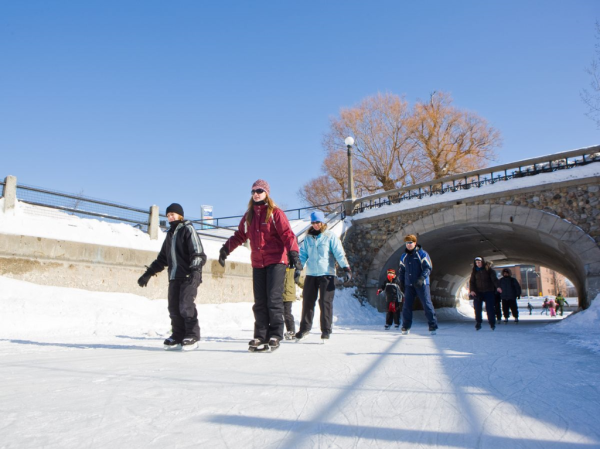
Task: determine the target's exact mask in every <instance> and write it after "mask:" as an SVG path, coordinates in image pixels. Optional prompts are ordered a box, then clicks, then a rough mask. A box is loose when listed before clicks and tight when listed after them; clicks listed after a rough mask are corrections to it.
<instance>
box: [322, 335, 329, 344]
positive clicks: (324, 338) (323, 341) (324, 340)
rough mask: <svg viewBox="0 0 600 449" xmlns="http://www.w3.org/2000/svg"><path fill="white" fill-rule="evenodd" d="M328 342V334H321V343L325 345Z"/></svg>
mask: <svg viewBox="0 0 600 449" xmlns="http://www.w3.org/2000/svg"><path fill="white" fill-rule="evenodd" d="M327 341H329V334H328V333H327V332H323V333H322V334H321V343H323V344H325V343H326V342H327Z"/></svg>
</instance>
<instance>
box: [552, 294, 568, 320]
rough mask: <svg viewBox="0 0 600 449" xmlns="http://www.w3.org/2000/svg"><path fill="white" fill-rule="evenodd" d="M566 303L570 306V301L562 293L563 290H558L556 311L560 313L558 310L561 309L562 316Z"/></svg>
mask: <svg viewBox="0 0 600 449" xmlns="http://www.w3.org/2000/svg"><path fill="white" fill-rule="evenodd" d="M565 304H566V305H567V307H569V303H568V302H567V300H566V299H565V297H564V296H563V295H562V293H561V292H558V295H556V309H555V310H556V313H558V311H559V310H560V316H563V313H564V307H565Z"/></svg>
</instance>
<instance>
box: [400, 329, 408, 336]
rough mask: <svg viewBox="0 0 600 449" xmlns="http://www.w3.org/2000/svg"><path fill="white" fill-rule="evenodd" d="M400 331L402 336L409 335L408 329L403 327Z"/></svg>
mask: <svg viewBox="0 0 600 449" xmlns="http://www.w3.org/2000/svg"><path fill="white" fill-rule="evenodd" d="M400 331H401V332H402V335H408V334H410V329H408V328H406V327H403V328H402V329H400Z"/></svg>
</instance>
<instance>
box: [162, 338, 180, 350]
mask: <svg viewBox="0 0 600 449" xmlns="http://www.w3.org/2000/svg"><path fill="white" fill-rule="evenodd" d="M163 347H164V348H165V351H173V350H178V349H181V342H180V341H177V340H175V339H174V338H173V336H170V337H169V338H167V339H166V340H165V341H164V342H163Z"/></svg>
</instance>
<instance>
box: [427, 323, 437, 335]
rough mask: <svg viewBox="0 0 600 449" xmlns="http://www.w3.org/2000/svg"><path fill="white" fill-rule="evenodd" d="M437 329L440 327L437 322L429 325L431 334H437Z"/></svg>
mask: <svg viewBox="0 0 600 449" xmlns="http://www.w3.org/2000/svg"><path fill="white" fill-rule="evenodd" d="M437 329H438V327H437V324H436V325H433V326H429V334H430V335H436V334H437Z"/></svg>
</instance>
